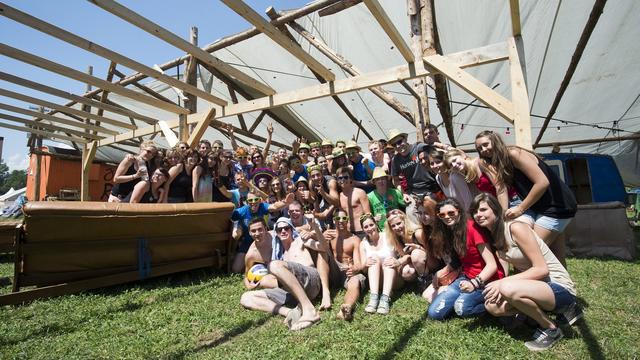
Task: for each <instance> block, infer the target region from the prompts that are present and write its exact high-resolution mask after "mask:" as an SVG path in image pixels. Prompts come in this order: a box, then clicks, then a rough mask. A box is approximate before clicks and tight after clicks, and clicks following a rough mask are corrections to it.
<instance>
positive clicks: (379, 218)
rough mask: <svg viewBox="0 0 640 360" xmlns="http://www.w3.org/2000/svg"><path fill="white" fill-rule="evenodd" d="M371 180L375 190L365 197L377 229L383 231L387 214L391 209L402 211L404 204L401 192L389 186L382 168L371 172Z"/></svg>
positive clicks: (387, 176)
mask: <svg viewBox="0 0 640 360" xmlns="http://www.w3.org/2000/svg"><path fill="white" fill-rule="evenodd" d="M371 180H372V181H373V184H374V185H375V187H376V188H375V190H373V191H372V192H370V193H369V194H367V197H368V198H369V205H370V206H371V211H372V213H373V216H374V219H375V220H376V222H377V223H378V227H379V228H380V229H383V228H384V223H385V222H387V212H389V211H390V210H393V209H400V210H403V211H404V209H405V207H406V204H405V202H404V199H403V196H402V192H401V191H400V190H398V189H396V188H394V187H393V186H389V180H390V179H389V175H387V173H386V172H384V170H382V168H380V167H377V168H375V169H374V170H373V178H372V179H371Z"/></svg>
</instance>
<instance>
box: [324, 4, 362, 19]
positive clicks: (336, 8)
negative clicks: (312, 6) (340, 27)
mask: <svg viewBox="0 0 640 360" xmlns="http://www.w3.org/2000/svg"><path fill="white" fill-rule="evenodd" d="M361 2H362V0H342V1H340V2H338V3H335V4H333V5H330V6H327V7H326V8H324V9H322V10H320V11H318V16H320V17H323V16H329V15H333V14H335V13H339V12H340V11H342V10H345V9H348V8H350V7H352V6H355V5H358V4H360V3H361Z"/></svg>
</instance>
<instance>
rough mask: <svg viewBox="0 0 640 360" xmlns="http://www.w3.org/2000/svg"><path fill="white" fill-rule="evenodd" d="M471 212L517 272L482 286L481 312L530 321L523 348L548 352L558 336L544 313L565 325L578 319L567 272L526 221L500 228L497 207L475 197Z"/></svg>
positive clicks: (490, 198) (482, 196)
mask: <svg viewBox="0 0 640 360" xmlns="http://www.w3.org/2000/svg"><path fill="white" fill-rule="evenodd" d="M471 213H472V214H473V218H474V219H475V221H476V223H478V224H479V225H480V226H482V227H483V228H485V229H487V230H489V231H490V233H491V237H492V238H493V239H494V241H493V242H494V244H495V247H496V251H497V253H498V256H499V257H500V258H501V259H502V260H504V261H507V262H509V263H510V264H512V265H513V266H514V268H515V269H516V270H517V271H518V272H517V273H516V274H515V275H512V276H509V277H505V278H504V279H501V280H497V281H494V282H492V283H489V284H487V285H486V287H485V289H484V294H485V301H486V302H485V307H486V308H487V311H488V312H489V313H491V314H492V315H494V316H511V315H515V314H517V313H520V314H524V315H526V316H528V317H529V318H531V319H533V320H534V321H535V322H536V323H537V324H538V330H537V331H536V333H535V334H534V336H533V340H532V341H528V342H526V343H525V345H526V347H527V348H528V349H529V350H532V351H540V350H546V349H548V348H549V347H551V346H552V345H553V344H555V343H556V342H557V341H558V340H560V339H561V338H562V336H563V334H562V330H560V328H558V327H557V325H556V323H554V322H553V321H552V320H551V319H550V318H549V316H548V315H547V312H556V313H559V314H561V316H562V317H564V318H565V319H566V320H567V321H568V322H569V324H573V323H574V322H575V321H577V320H578V319H579V318H580V317H582V311H581V310H580V309H579V308H577V305H576V289H575V285H574V283H573V281H572V280H571V277H570V276H569V273H568V272H567V270H566V269H565V268H564V266H562V264H561V263H560V261H558V259H557V258H556V257H555V256H554V255H553V253H552V252H551V251H550V250H549V247H548V246H547V245H546V244H545V243H544V241H542V239H540V237H539V236H538V235H537V234H536V233H535V232H534V231H533V230H532V229H531V227H530V226H529V225H528V224H527V223H524V222H522V220H521V219H520V220H519V219H515V220H513V221H507V223H506V224H505V222H504V220H505V219H504V215H503V211H502V208H501V207H500V204H499V203H498V200H497V199H496V198H495V197H493V196H492V195H489V194H486V193H483V194H480V195H478V196H476V197H475V199H474V200H473V203H472V204H471Z"/></svg>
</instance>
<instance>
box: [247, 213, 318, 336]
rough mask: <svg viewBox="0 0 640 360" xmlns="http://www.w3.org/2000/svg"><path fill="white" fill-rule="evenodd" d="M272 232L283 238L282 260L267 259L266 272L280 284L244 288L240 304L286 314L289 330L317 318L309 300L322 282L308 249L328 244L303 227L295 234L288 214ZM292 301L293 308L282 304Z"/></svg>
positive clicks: (316, 248)
mask: <svg viewBox="0 0 640 360" xmlns="http://www.w3.org/2000/svg"><path fill="white" fill-rule="evenodd" d="M275 232H276V234H277V237H278V238H279V239H280V241H282V245H283V248H284V253H283V257H282V260H273V261H271V262H270V263H269V273H270V274H272V275H273V276H274V277H275V279H276V280H277V283H278V285H279V286H280V287H277V288H270V289H262V290H252V291H248V292H245V293H244V294H242V297H241V298H240V304H242V306H244V307H246V308H248V309H252V310H260V311H264V312H268V313H272V314H280V315H282V316H285V317H286V319H285V320H286V321H287V323H288V324H290V329H291V330H294V331H297V330H302V329H305V328H307V327H309V326H311V325H313V324H315V323H317V322H318V321H320V315H318V312H317V311H316V309H315V308H314V307H313V304H312V303H311V300H313V299H315V298H316V297H317V296H318V295H319V294H320V292H321V289H322V285H321V280H320V274H319V273H318V271H317V270H316V268H315V264H314V262H313V257H312V253H311V252H312V251H317V252H326V251H327V248H328V247H327V245H326V241H325V240H324V237H323V236H322V234H319V233H315V234H312V233H311V232H308V231H304V230H303V231H301V232H300V234H298V232H297V231H295V229H294V227H293V224H292V223H291V220H289V219H287V218H280V219H278V221H276V225H275ZM295 301H297V302H298V303H299V304H298V306H297V307H296V308H295V309H292V308H291V307H287V306H285V305H289V306H291V305H293V304H294V303H295Z"/></svg>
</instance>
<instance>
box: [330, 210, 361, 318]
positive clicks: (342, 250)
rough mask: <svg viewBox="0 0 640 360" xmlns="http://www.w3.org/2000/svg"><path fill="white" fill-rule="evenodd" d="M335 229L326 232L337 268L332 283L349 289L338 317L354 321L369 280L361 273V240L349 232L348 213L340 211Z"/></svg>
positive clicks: (333, 272)
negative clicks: (361, 294)
mask: <svg viewBox="0 0 640 360" xmlns="http://www.w3.org/2000/svg"><path fill="white" fill-rule="evenodd" d="M333 221H334V223H335V224H336V228H335V229H330V230H327V231H325V232H324V237H325V239H326V240H327V243H328V245H329V248H330V250H331V255H332V256H331V259H332V260H333V261H332V264H333V263H334V262H335V265H336V266H335V267H334V269H333V271H332V273H331V275H332V276H331V281H330V283H332V284H334V285H336V284H337V285H339V286H342V287H344V288H345V289H347V292H346V294H345V295H344V302H343V303H342V305H340V309H339V310H338V314H337V317H338V319H340V320H347V321H351V320H353V310H354V308H355V305H356V302H357V301H358V299H359V298H360V291H361V290H362V289H363V288H364V287H365V285H366V281H367V279H366V278H365V276H364V275H362V274H361V273H360V272H361V271H362V265H361V263H360V239H359V238H358V237H357V236H355V235H354V234H352V233H351V232H350V231H349V217H348V216H347V213H346V212H345V211H344V210H342V209H338V210H337V211H336V212H335V216H334V219H333Z"/></svg>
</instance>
